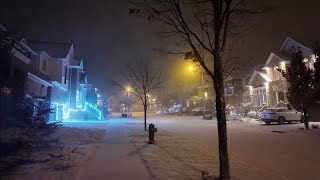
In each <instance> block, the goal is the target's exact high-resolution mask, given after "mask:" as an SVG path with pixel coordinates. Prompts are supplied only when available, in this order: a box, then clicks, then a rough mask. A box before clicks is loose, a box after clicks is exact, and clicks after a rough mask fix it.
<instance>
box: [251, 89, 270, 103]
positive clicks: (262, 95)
mask: <svg viewBox="0 0 320 180" xmlns="http://www.w3.org/2000/svg"><path fill="white" fill-rule="evenodd" d="M264 104H267V93H266V89H265V88H263V89H256V90H253V105H254V106H256V107H260V106H263V105H264Z"/></svg>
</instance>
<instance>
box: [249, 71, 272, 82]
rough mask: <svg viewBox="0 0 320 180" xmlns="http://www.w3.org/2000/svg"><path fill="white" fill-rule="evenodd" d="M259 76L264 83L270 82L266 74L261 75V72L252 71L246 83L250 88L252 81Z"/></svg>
mask: <svg viewBox="0 0 320 180" xmlns="http://www.w3.org/2000/svg"><path fill="white" fill-rule="evenodd" d="M257 75H259V76H261V77H262V78H263V79H264V80H265V81H267V82H271V81H272V79H271V78H270V77H269V76H268V75H267V74H266V73H262V72H259V71H254V72H253V74H252V76H251V78H250V80H249V82H248V86H251V84H252V82H253V80H254V79H255V78H256V76H257Z"/></svg>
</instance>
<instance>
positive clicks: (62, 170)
mask: <svg viewBox="0 0 320 180" xmlns="http://www.w3.org/2000/svg"><path fill="white" fill-rule="evenodd" d="M104 134H105V131H103V130H97V129H90V130H89V129H78V128H70V127H60V128H58V129H57V131H56V132H54V133H53V134H52V135H51V136H50V137H49V138H52V139H59V142H58V143H54V144H51V145H50V146H49V147H48V148H44V149H41V150H40V151H36V152H32V153H31V154H29V155H26V156H25V157H26V160H27V161H26V163H25V164H21V165H18V166H16V167H15V168H14V169H12V170H11V171H10V172H6V173H3V174H1V175H0V176H2V177H4V178H5V179H13V180H19V179H24V180H29V179H30V180H37V179H52V180H56V179H74V177H75V176H76V174H77V171H78V168H79V167H80V166H81V164H82V163H83V162H84V161H85V160H87V159H88V158H89V156H90V155H91V154H92V153H93V151H94V149H95V148H96V146H97V144H98V142H99V141H100V139H101V138H102V137H103V136H104Z"/></svg>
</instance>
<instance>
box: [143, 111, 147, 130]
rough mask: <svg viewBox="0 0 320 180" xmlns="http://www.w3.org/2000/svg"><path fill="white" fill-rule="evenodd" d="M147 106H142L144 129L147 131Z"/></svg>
mask: <svg viewBox="0 0 320 180" xmlns="http://www.w3.org/2000/svg"><path fill="white" fill-rule="evenodd" d="M147 108H148V107H147V106H144V107H143V110H144V130H145V131H147Z"/></svg>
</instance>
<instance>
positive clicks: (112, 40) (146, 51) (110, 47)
mask: <svg viewBox="0 0 320 180" xmlns="http://www.w3.org/2000/svg"><path fill="white" fill-rule="evenodd" d="M259 2H263V1H259ZM255 3H257V1H255ZM264 3H266V2H264ZM264 5H267V6H272V7H275V8H276V10H275V11H273V12H272V13H267V14H263V15H260V16H259V17H256V18H255V21H254V22H255V23H254V25H253V26H252V29H251V30H250V32H248V35H247V36H246V38H245V39H243V40H242V41H241V43H240V45H238V46H237V48H236V49H235V52H236V53H237V55H240V57H241V58H242V59H244V60H245V59H251V60H254V61H255V62H256V63H255V66H257V67H259V66H261V65H262V64H263V63H264V62H265V61H266V59H267V57H268V55H269V53H270V52H271V51H274V52H277V51H279V49H280V48H281V46H282V43H283V42H284V40H285V38H286V37H287V36H289V37H292V38H293V39H295V40H297V41H299V42H302V43H311V42H313V41H314V40H317V39H318V40H320V24H319V22H320V21H319V17H320V11H319V7H320V1H319V0H305V1H301V0H269V1H268V4H264ZM129 8H130V5H129V3H128V1H127V0H122V1H121V0H90V1H87V0H86V1H85V0H77V1H74V0H53V1H50V2H49V1H48V0H28V1H26V0H1V4H0V24H2V25H4V26H5V27H7V29H9V30H10V31H14V32H16V33H18V34H21V35H24V36H25V37H27V39H32V40H44V41H57V42H73V43H74V48H75V53H76V57H79V58H82V59H84V63H85V70H86V72H87V73H88V75H89V81H90V82H91V83H92V84H94V85H95V86H97V87H98V88H102V89H105V90H110V89H111V86H112V80H113V79H114V77H116V76H117V75H118V74H119V69H121V67H123V65H125V64H126V63H128V62H130V60H131V59H132V57H138V56H149V57H150V58H152V59H154V60H156V61H157V63H158V64H160V65H161V68H163V69H164V70H166V71H169V72H173V71H174V70H173V68H177V65H176V63H178V61H179V60H175V59H177V58H176V57H168V56H159V55H158V53H157V52H156V51H154V49H157V48H161V47H165V46H167V44H163V43H162V42H163V41H162V40H161V39H160V38H159V36H158V35H157V32H159V30H160V26H156V25H150V24H148V22H147V21H145V20H143V19H138V18H136V17H133V16H130V15H129V14H128V9H129ZM180 61H181V60H180ZM252 68H253V67H252ZM252 70H253V69H252ZM169 75H170V74H169Z"/></svg>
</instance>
